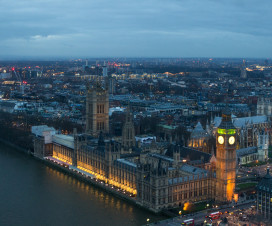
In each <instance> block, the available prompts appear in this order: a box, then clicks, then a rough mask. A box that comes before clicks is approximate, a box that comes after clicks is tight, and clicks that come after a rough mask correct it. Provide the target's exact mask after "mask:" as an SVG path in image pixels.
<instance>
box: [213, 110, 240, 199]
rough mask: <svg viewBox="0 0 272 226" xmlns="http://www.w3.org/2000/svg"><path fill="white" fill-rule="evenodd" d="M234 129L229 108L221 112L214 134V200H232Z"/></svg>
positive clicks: (234, 169)
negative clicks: (219, 122)
mask: <svg viewBox="0 0 272 226" xmlns="http://www.w3.org/2000/svg"><path fill="white" fill-rule="evenodd" d="M236 134H237V133H236V128H235V127H234V125H233V123H232V120H231V112H230V110H229V108H226V109H224V110H223V113H222V121H221V124H220V125H219V127H218V129H217V133H216V148H217V151H216V200H218V201H222V202H226V201H231V200H232V199H233V195H234V190H235V178H236V146H237V143H236V137H237V136H236Z"/></svg>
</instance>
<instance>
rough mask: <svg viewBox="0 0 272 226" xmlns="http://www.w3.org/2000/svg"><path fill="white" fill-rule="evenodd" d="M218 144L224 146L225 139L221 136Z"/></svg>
mask: <svg viewBox="0 0 272 226" xmlns="http://www.w3.org/2000/svg"><path fill="white" fill-rule="evenodd" d="M218 143H219V144H223V143H224V137H222V136H219V137H218Z"/></svg>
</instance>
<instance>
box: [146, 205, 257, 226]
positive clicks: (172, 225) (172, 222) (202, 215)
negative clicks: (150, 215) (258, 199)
mask: <svg viewBox="0 0 272 226" xmlns="http://www.w3.org/2000/svg"><path fill="white" fill-rule="evenodd" d="M252 205H255V200H250V201H247V202H244V203H240V204H237V205H235V206H230V205H229V206H225V207H223V208H217V209H210V210H209V212H216V211H220V212H223V213H224V212H226V211H227V212H229V213H231V212H236V213H238V212H239V213H240V212H241V209H249V208H250V207H251V206H252ZM243 212H244V211H243ZM229 213H226V214H225V213H224V214H223V215H221V217H220V218H223V217H228V216H229V215H230V214H229ZM207 215H208V212H207V211H202V212H199V213H195V214H190V215H188V216H186V217H175V218H171V219H167V220H164V221H160V222H157V223H156V224H151V225H160V226H166V225H167V226H176V225H181V223H182V222H183V221H184V220H188V219H194V220H195V225H201V224H202V223H203V222H204V221H205V220H208V219H207V218H206V216H207ZM231 215H232V214H231ZM219 220H220V219H218V220H215V221H213V223H216V222H218V221H219ZM234 220H235V219H234Z"/></svg>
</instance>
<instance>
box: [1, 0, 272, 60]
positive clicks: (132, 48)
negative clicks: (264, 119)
mask: <svg viewBox="0 0 272 226" xmlns="http://www.w3.org/2000/svg"><path fill="white" fill-rule="evenodd" d="M1 5H2V7H1V9H0V12H1V17H2V23H1V25H0V26H1V31H2V32H1V33H2V35H1V38H0V40H1V42H0V43H1V44H0V48H1V54H0V58H1V59H6V58H8V59H12V58H16V59H20V58H22V59H24V58H33V57H34V58H35V57H39V58H43V57H44V58H51V57H52V58H56V57H64V58H69V57H222V58H225V57H235V58H270V57H271V54H270V52H271V50H272V44H271V42H270V40H271V32H270V29H269V28H270V26H269V25H270V24H269V21H270V20H271V15H270V14H269V9H270V8H271V6H272V3H270V2H263V3H262V4H259V3H257V1H255V0H250V1H239V2H237V1H234V0H232V1H220V2H217V1H213V0H208V1H194V2H189V1H175V0H174V1H168V2H167V4H166V3H165V2H164V1H161V0H158V1H154V0H149V1H137V2H134V1H122V0H118V1H115V2H112V1H108V0H103V1H99V2H98V1H85V0H81V1H77V2H75V1H63V0H57V1H52V0H47V1H42V2H41V1H31V0H23V1H15V2H12V3H11V2H9V1H5V0H4V1H1Z"/></svg>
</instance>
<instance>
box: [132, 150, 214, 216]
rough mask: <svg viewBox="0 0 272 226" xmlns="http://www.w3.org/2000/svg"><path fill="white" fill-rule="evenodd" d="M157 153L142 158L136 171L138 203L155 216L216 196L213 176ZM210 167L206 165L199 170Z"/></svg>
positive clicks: (176, 153)
mask: <svg viewBox="0 0 272 226" xmlns="http://www.w3.org/2000/svg"><path fill="white" fill-rule="evenodd" d="M182 151H183V150H182V149H181V150H179V149H178V150H175V151H174V153H173V158H169V157H167V156H165V155H161V154H157V153H149V154H146V155H144V156H142V157H141V161H140V164H138V170H137V202H138V203H139V204H141V205H142V206H145V207H148V208H149V209H151V210H153V211H154V212H159V211H161V210H162V209H168V208H173V207H179V206H183V205H184V204H185V203H188V202H191V203H192V202H200V201H204V200H211V199H213V197H214V196H215V173H214V172H213V171H210V170H208V169H205V167H204V168H203V167H197V166H192V165H189V164H190V163H189V162H188V163H187V162H186V161H184V159H183V160H181V158H180V153H182ZM205 165H206V166H207V165H210V163H209V162H207V163H206V164H204V165H202V166H205Z"/></svg>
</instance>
